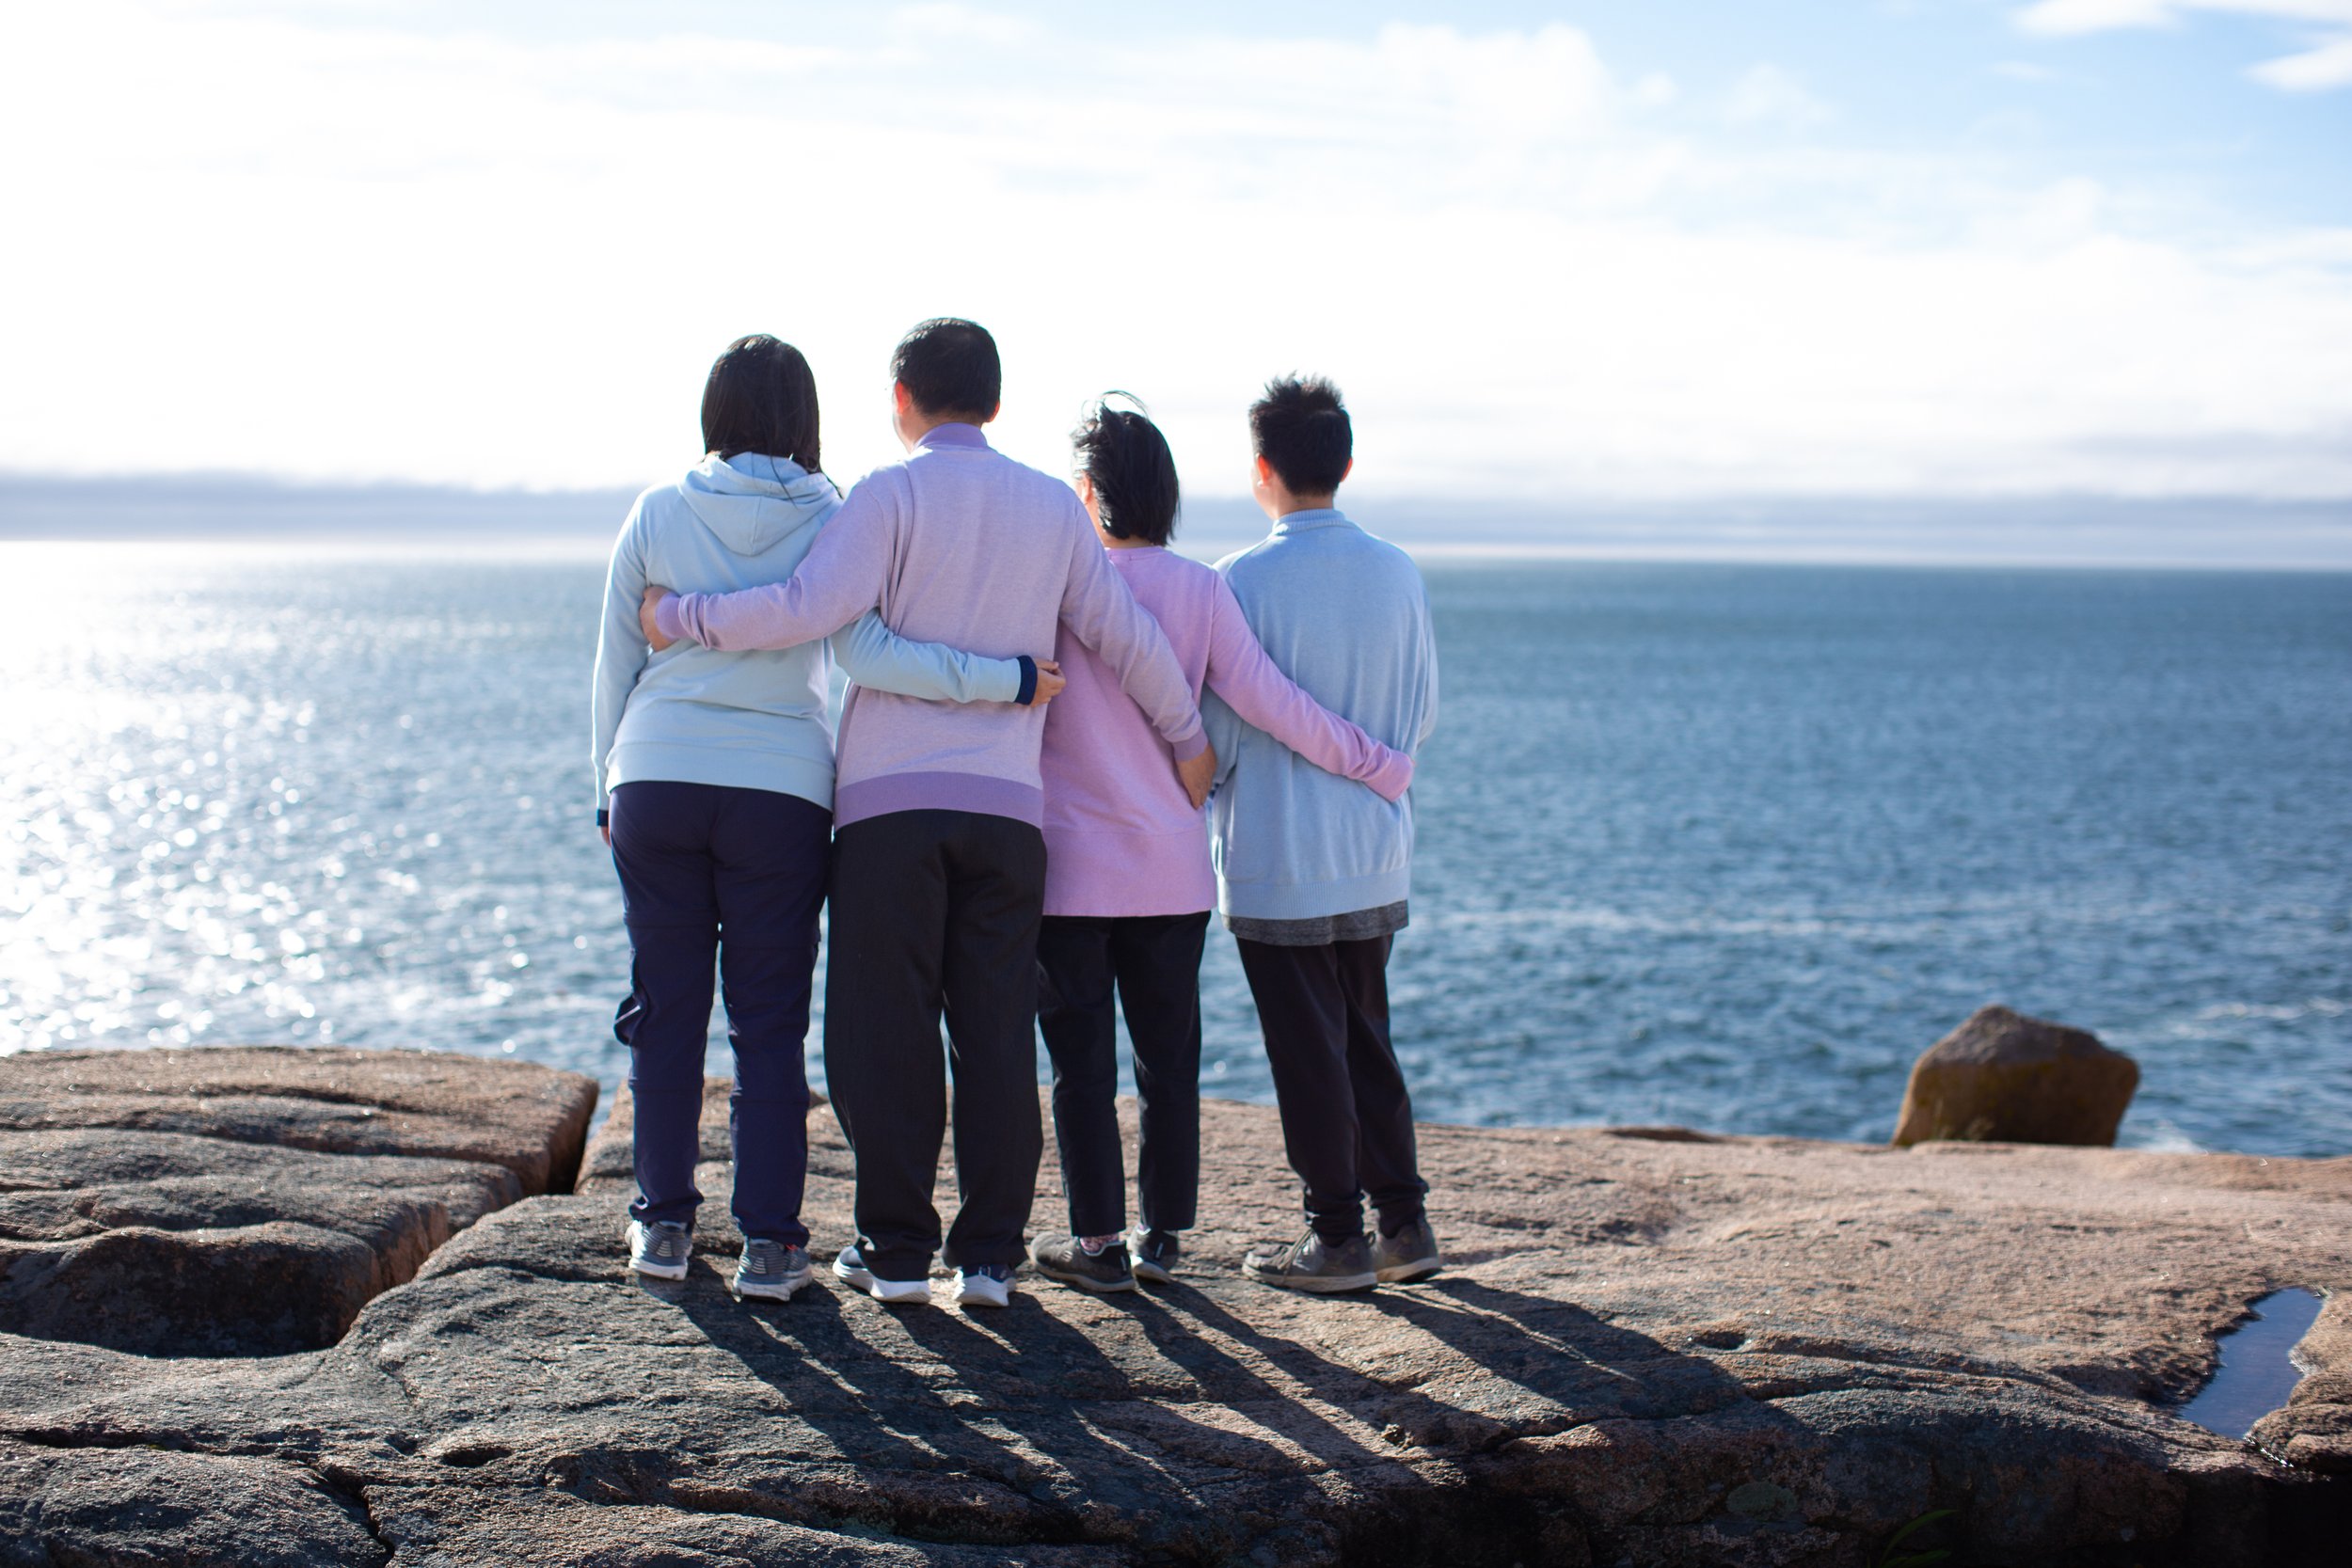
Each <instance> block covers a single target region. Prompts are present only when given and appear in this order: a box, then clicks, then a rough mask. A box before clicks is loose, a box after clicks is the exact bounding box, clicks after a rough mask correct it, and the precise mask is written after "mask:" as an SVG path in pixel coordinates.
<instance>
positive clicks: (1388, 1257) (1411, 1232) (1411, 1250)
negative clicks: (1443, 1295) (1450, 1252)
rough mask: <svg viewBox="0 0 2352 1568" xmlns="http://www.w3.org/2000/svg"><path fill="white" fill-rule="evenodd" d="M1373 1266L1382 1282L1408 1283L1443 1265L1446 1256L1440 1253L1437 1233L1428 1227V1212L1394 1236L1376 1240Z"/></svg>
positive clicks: (1431, 1273) (1426, 1276) (1436, 1270)
mask: <svg viewBox="0 0 2352 1568" xmlns="http://www.w3.org/2000/svg"><path fill="white" fill-rule="evenodd" d="M1372 1266H1373V1268H1374V1269H1375V1270H1376V1271H1378V1273H1379V1275H1380V1283H1381V1284H1383V1285H1409V1284H1411V1283H1412V1282H1413V1281H1414V1280H1416V1279H1427V1278H1428V1277H1429V1276H1430V1275H1433V1274H1436V1273H1437V1272H1438V1270H1439V1269H1441V1268H1443V1267H1444V1266H1445V1259H1442V1258H1440V1257H1438V1233H1437V1232H1436V1231H1434V1230H1432V1229H1430V1228H1429V1216H1428V1215H1426V1214H1423V1215H1422V1217H1421V1218H1419V1219H1417V1220H1415V1221H1414V1222H1413V1223H1412V1224H1410V1225H1408V1226H1406V1227H1405V1228H1404V1229H1402V1230H1400V1231H1398V1232H1397V1233H1396V1234H1395V1235H1393V1236H1381V1237H1379V1238H1377V1239H1376V1240H1375V1241H1374V1242H1373V1243H1372Z"/></svg>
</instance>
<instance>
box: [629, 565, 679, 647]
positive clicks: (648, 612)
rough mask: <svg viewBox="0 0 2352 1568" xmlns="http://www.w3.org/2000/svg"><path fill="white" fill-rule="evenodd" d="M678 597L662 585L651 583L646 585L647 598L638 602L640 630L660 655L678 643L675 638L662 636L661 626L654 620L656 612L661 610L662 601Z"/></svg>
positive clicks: (638, 624)
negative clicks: (671, 645)
mask: <svg viewBox="0 0 2352 1568" xmlns="http://www.w3.org/2000/svg"><path fill="white" fill-rule="evenodd" d="M676 597H677V595H676V594H673V593H671V592H670V591H669V590H668V589H666V588H664V587H662V586H661V585H660V583H658V582H649V583H647V584H646V585H645V596H644V598H642V599H640V600H638V601H637V626H638V629H639V630H641V631H643V632H644V634H645V641H647V642H648V643H650V644H652V646H653V651H654V652H655V653H660V651H661V650H662V649H664V648H666V647H668V646H669V645H670V644H671V643H673V642H675V641H677V639H676V638H675V637H664V636H662V635H661V626H660V623H659V622H657V621H656V620H655V619H654V611H656V610H660V608H661V601H662V600H664V599H675V598H676Z"/></svg>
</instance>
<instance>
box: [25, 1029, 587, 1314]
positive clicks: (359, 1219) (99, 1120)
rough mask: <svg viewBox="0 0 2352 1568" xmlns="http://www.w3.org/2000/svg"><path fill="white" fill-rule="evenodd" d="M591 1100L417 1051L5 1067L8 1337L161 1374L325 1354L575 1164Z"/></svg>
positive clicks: (566, 1177)
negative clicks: (115, 1358) (230, 1361)
mask: <svg viewBox="0 0 2352 1568" xmlns="http://www.w3.org/2000/svg"><path fill="white" fill-rule="evenodd" d="M595 1104H596V1084H595V1082H594V1081H593V1080H591V1079H587V1078H583V1077H581V1076H580V1075H579V1074H577V1073H564V1072H555V1071H552V1070H550V1069H546V1068H542V1067H537V1066H532V1065H528V1064H516V1063H509V1062H493V1061H488V1060H485V1059H482V1058H477V1057H470V1056H456V1055H446V1054H440V1053H425V1052H394V1051H374V1052H362V1051H295V1050H288V1049H283V1048H269V1049H242V1048H233V1047H232V1048H224V1049H206V1050H197V1051H103V1052H53V1053H22V1054H18V1055H12V1056H7V1057H0V1330H5V1331H7V1332H9V1333H14V1334H21V1335H27V1336H33V1337H38V1338H48V1339H71V1340H78V1341H81V1342H83V1343H87V1344H96V1345H106V1346H111V1347H113V1348H114V1349H117V1350H125V1351H134V1352H137V1353H139V1354H148V1355H275V1354H281V1353H284V1352H287V1351H295V1350H317V1349H320V1348H322V1347H324V1346H326V1345H331V1344H333V1343H334V1342H335V1341H336V1340H337V1339H339V1338H342V1333H343V1330H344V1329H346V1328H348V1327H349V1326H350V1325H351V1321H352V1320H353V1319H354V1318H355V1317H357V1316H358V1313H359V1309H360V1308H361V1307H364V1306H366V1305H367V1303H368V1302H369V1301H371V1300H372V1299H373V1298H374V1297H375V1296H376V1295H378V1294H380V1293H381V1292H383V1291H387V1290H389V1289H390V1288H391V1287H392V1286H394V1285H398V1284H400V1283H401V1282H403V1281H404V1280H406V1279H408V1278H410V1277H411V1276H413V1275H415V1274H416V1272H417V1270H418V1268H419V1266H420V1265H421V1264H422V1263H423V1262H424V1260H425V1259H427V1258H428V1257H430V1256H431V1255H432V1254H433V1252H434V1250H435V1249H436V1248H437V1247H438V1246H439V1245H440V1244H441V1243H443V1242H445V1241H447V1240H449V1238H450V1236H451V1235H452V1234H453V1233H454V1232H456V1231H458V1230H462V1229H464V1228H465V1227H468V1226H469V1225H471V1224H473V1223H474V1222H475V1221H476V1220H478V1219H480V1218H481V1217H482V1216H483V1215H484V1214H486V1213H489V1212H492V1211H494V1210H498V1209H502V1208H504V1207H505V1206H506V1205H508V1204H510V1203H513V1202H515V1201H516V1199H518V1198H521V1197H523V1196H527V1195H529V1194H532V1193H537V1192H545V1191H546V1190H547V1189H548V1183H549V1182H550V1181H559V1182H560V1183H562V1184H564V1185H568V1184H569V1182H570V1181H571V1180H572V1173H573V1172H574V1171H576V1170H577V1169H578V1167H579V1164H580V1150H581V1148H582V1146H583V1143H584V1141H585V1137H586V1132H587V1124H588V1118H589V1114H590V1112H591V1111H592V1110H593V1109H594V1107H595Z"/></svg>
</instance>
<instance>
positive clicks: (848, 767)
mask: <svg viewBox="0 0 2352 1568" xmlns="http://www.w3.org/2000/svg"><path fill="white" fill-rule="evenodd" d="M891 371H892V375H893V377H894V386H893V388H892V396H893V400H894V404H895V411H894V421H893V422H894V423H895V425H896V427H897V430H898V437H899V440H900V441H901V442H902V443H903V444H904V445H905V447H906V449H907V453H908V455H907V459H906V461H905V462H903V463H897V464H893V465H891V466H889V467H882V468H879V469H876V470H875V471H874V472H873V473H871V474H869V475H867V476H866V478H865V479H864V480H863V481H861V482H860V483H858V485H857V486H856V488H854V489H853V490H851V491H850V495H849V499H847V500H846V501H844V502H843V504H842V507H841V510H840V512H839V513H838V514H837V515H835V516H834V521H833V523H832V526H830V527H829V528H827V529H826V530H825V531H824V532H823V533H822V534H821V535H819V536H818V541H817V543H816V545H815V546H813V547H812V548H811V549H810V551H809V553H808V556H807V559H806V560H805V561H803V562H802V564H801V566H800V568H799V570H797V571H796V572H795V573H794V574H793V575H792V577H791V578H790V580H788V581H786V582H783V583H778V584H774V585H771V586H767V587H761V588H755V589H749V590H746V591H743V592H741V593H736V594H683V595H671V594H668V592H667V591H666V590H663V589H659V588H656V589H650V590H648V592H647V594H646V599H645V616H644V619H645V621H646V627H645V629H646V635H647V638H648V640H649V641H652V642H653V644H654V645H655V646H656V647H662V646H666V645H667V643H668V642H669V641H673V640H675V639H679V638H684V639H688V640H691V641H695V642H699V643H701V644H703V645H704V646H706V647H710V648H721V649H735V648H782V647H791V646H793V645H795V644H797V643H801V642H804V641H810V640H812V639H814V638H818V637H826V636H830V635H831V634H832V633H834V631H837V630H839V629H840V628H841V627H842V626H847V625H849V624H850V622H852V621H854V620H856V619H857V618H858V617H859V616H861V615H863V614H864V613H865V612H866V611H867V610H876V609H879V610H880V611H881V613H882V621H883V623H884V624H885V625H886V626H889V628H890V629H891V630H892V631H894V632H897V633H898V634H899V635H900V636H902V637H906V638H911V639H915V640H918V641H941V642H945V643H946V644H948V645H950V646H953V647H958V648H964V649H969V650H971V651H972V652H974V653H977V654H982V655H987V656H991V657H1004V658H1011V657H1022V650H1023V649H1025V648H1035V647H1043V646H1047V645H1049V644H1050V643H1051V642H1052V641H1053V640H1054V638H1055V635H1056V631H1057V626H1067V627H1068V628H1069V629H1070V631H1071V632H1072V633H1073V634H1074V635H1075V636H1076V637H1077V638H1078V640H1079V641H1082V642H1084V643H1085V644H1086V645H1087V646H1089V647H1090V648H1092V649H1093V650H1094V651H1095V652H1096V653H1098V654H1100V655H1101V656H1102V657H1103V658H1104V661H1105V662H1106V663H1108V664H1109V666H1110V667H1111V668H1112V669H1113V670H1114V671H1116V672H1117V673H1118V677H1119V681H1120V688H1121V689H1123V690H1124V691H1125V692H1126V693H1127V695H1128V696H1130V697H1132V698H1133V699H1134V700H1135V702H1136V705H1137V706H1139V707H1140V708H1142V709H1143V711H1144V713H1145V714H1146V715H1148V716H1149V717H1150V719H1151V721H1152V728H1153V729H1154V730H1155V731H1157V732H1158V734H1159V736H1160V738H1161V739H1162V740H1163V741H1165V742H1166V743H1167V746H1168V752H1169V754H1170V760H1171V763H1172V765H1173V766H1174V767H1175V768H1176V770H1177V774H1178V777H1179V779H1180V780H1181V781H1182V783H1183V784H1184V789H1185V791H1186V793H1187V794H1188V795H1190V796H1191V797H1192V798H1193V800H1195V802H1196V803H1197V802H1198V801H1200V800H1204V799H1205V798H1206V796H1207V793H1208V784H1209V780H1210V778H1211V777H1212V775H1213V774H1214V772H1215V769H1216V754H1215V753H1214V752H1211V751H1210V750H1209V746H1208V739H1207V736H1205V734H1204V733H1203V732H1202V729H1201V725H1200V712H1199V710H1198V709H1197V707H1196V706H1195V705H1194V701H1193V693H1192V683H1191V680H1190V679H1189V677H1188V676H1187V674H1186V673H1185V671H1184V667H1183V666H1182V665H1181V664H1179V663H1178V661H1177V658H1176V656H1175V655H1174V653H1172V652H1171V651H1170V650H1169V648H1168V640H1167V638H1166V637H1164V636H1163V635H1162V634H1161V632H1160V629H1159V626H1157V625H1156V624H1155V623H1154V622H1153V621H1152V617H1151V616H1150V615H1148V614H1146V613H1145V612H1144V611H1143V610H1141V609H1139V608H1138V607H1137V606H1136V602H1135V599H1134V598H1133V596H1132V595H1130V594H1129V593H1128V592H1127V589H1126V587H1125V585H1124V584H1123V583H1121V582H1120V576H1119V573H1118V572H1117V571H1116V570H1115V569H1114V568H1113V567H1112V566H1111V565H1110V564H1109V563H1108V562H1107V561H1105V560H1104V553H1103V549H1102V547H1101V546H1100V545H1099V544H1097V543H1096V540H1095V535H1094V529H1093V526H1092V524H1091V522H1090V521H1089V518H1088V516H1087V514H1086V510H1085V508H1084V507H1082V506H1081V505H1080V504H1079V502H1078V498H1077V497H1076V495H1075V494H1073V492H1072V490H1071V488H1070V486H1069V485H1068V484H1066V483H1063V482H1061V481H1060V480H1057V479H1055V478H1053V477H1051V476H1049V475H1046V474H1042V473H1040V472H1038V471H1037V470H1036V469H1034V468H1029V467H1023V466H1022V465H1021V464H1018V463H1015V462H1013V461H1012V460H1011V459H1009V458H1008V457H1005V456H1003V455H1001V454H999V453H998V452H996V451H993V449H992V448H991V447H990V446H989V444H988V440H987V437H986V436H983V435H982V434H981V433H980V427H981V426H982V425H984V424H986V423H988V422H989V421H990V420H993V419H994V418H995V416H996V409H997V404H998V400H999V397H1000V395H1001V388H1002V386H1003V373H1002V370H1001V367H1000V364H999V361H998V358H997V354H996V344H995V341H994V340H993V339H992V338H991V337H990V336H989V335H988V333H987V332H986V331H984V330H982V329H981V328H980V327H979V326H977V325H974V324H973V323H971V322H967V321H957V320H938V321H929V322H925V323H923V324H921V325H918V326H916V327H915V328H914V330H912V331H911V332H909V333H908V334H907V335H906V337H905V338H904V339H903V340H901V341H900V342H899V344H898V351H897V353H896V354H895V355H894V356H893V357H892V362H891ZM1025 685H1026V683H1025ZM1028 695H1029V692H1028V690H1027V689H1024V691H1023V692H1022V696H1023V697H1024V698H1026V697H1027V696H1028ZM1044 721H1045V714H1044V710H1043V708H1042V707H1040V706H1035V705H1026V706H1025V705H1015V704H1007V703H970V704H963V705H956V704H950V703H941V702H930V701H925V700H923V699H919V698H913V697H903V696H898V695H896V694H893V693H890V692H885V691H876V690H870V689H863V688H856V687H853V688H851V689H850V694H849V697H848V700H847V701H846V703H845V704H844V705H843V708H842V713H841V724H840V734H839V737H838V753H839V754H838V772H837V781H838V782H837V783H836V784H835V787H834V883H833V908H832V915H831V920H830V924H829V934H828V940H827V959H826V966H825V1076H826V1079H827V1082H828V1084H829V1085H830V1087H831V1089H832V1091H833V1103H834V1111H835V1113H836V1114H837V1115H838V1116H839V1117H840V1118H841V1125H842V1131H843V1132H845V1133H847V1134H848V1136H849V1140H850V1149H851V1152H852V1154H853V1155H854V1156H855V1159H856V1162H857V1198H856V1217H857V1228H858V1238H857V1243H856V1244H855V1245H854V1246H852V1247H849V1248H845V1249H843V1251H842V1252H841V1254H840V1256H839V1257H838V1258H836V1259H834V1273H835V1274H836V1275H840V1276H841V1277H842V1278H843V1279H845V1280H848V1281H850V1283H851V1284H853V1285H856V1286H858V1287H859V1288H861V1289H864V1290H866V1291H869V1292H871V1293H872V1294H873V1295H874V1296H875V1298H876V1299H878V1300H882V1301H885V1302H907V1303H920V1302H925V1301H928V1300H930V1283H929V1278H928V1275H929V1273H930V1259H931V1255H932V1254H933V1253H935V1252H937V1251H939V1250H940V1242H941V1236H940V1223H939V1214H938V1212H937V1211H936V1210H935V1209H933V1208H932V1206H931V1182H932V1176H933V1173H934V1171H935V1170H936V1169H937V1166H938V1161H939V1146H940V1140H941V1137H942V1135H943V1133H944V1132H945V1130H946V1121H947V1117H946V1085H945V1083H944V1082H943V1079H942V1074H941V1066H940V1054H939V1025H940V1017H941V1011H942V1008H943V1006H944V1007H945V1010H946V1019H947V1036H948V1058H947V1059H948V1063H949V1065H950V1067H951V1069H952V1070H953V1073H954V1080H955V1118H954V1121H955V1140H956V1143H955V1147H956V1176H957V1180H958V1185H959V1188H960V1194H961V1207H960V1209H959V1211H958V1212H957V1215H956V1219H955V1223H954V1225H953V1226H952V1227H950V1228H949V1229H948V1231H947V1234H946V1261H947V1262H949V1263H950V1264H952V1265H953V1266H954V1267H955V1268H956V1270H957V1282H956V1300H957V1303H958V1305H960V1306H966V1307H970V1306H997V1307H1001V1306H1003V1305H1004V1304H1005V1302H1006V1301H1007V1299H1008V1298H1009V1290H1010V1284H1011V1279H1012V1272H1013V1269H1014V1267H1015V1266H1016V1265H1017V1264H1018V1263H1019V1262H1020V1261H1021V1259H1022V1257H1023V1251H1024V1245H1023V1243H1024V1241H1025V1237H1024V1231H1025V1229H1026V1227H1027V1225H1028V1218H1029V1201H1030V1196H1031V1194H1032V1193H1033V1191H1034V1190H1035V1187H1036V1181H1037V1167H1038V1157H1039V1153H1040V1150H1041V1132H1040V1128H1039V1125H1038V1107H1037V1055H1036V1042H1035V1036H1034V1034H1033V1033H1032V1030H1033V1025H1034V1021H1035V1018H1036V1003H1037V956H1036V955H1037V932H1038V919H1039V912H1040V908H1041V901H1042V899H1043V895H1044V885H1045V843H1044V839H1043V837H1042V835H1041V832H1040V827H1041V823H1042V821H1043V816H1044V793H1043V789H1042V785H1041V779H1040V774H1039V770H1038V753H1039V746H1040V742H1041V738H1042V736H1043V732H1044Z"/></svg>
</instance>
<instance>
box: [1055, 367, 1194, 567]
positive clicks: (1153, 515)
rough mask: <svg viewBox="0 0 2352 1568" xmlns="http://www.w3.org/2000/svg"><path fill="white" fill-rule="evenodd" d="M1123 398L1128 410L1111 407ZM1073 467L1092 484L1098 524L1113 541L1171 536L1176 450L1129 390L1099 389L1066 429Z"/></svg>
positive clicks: (1153, 541)
mask: <svg viewBox="0 0 2352 1568" xmlns="http://www.w3.org/2000/svg"><path fill="white" fill-rule="evenodd" d="M1113 398H1125V399H1126V400H1127V401H1128V402H1129V403H1132V404H1135V407H1134V408H1133V409H1126V408H1113V407H1111V406H1110V400H1111V399H1113ZM1070 444H1071V445H1072V446H1073V448H1075V449H1076V451H1077V455H1078V471H1079V472H1081V473H1083V474H1085V475H1086V476H1087V478H1088V479H1089V480H1091V481H1092V482H1093V483H1094V501H1095V505H1096V506H1097V507H1098V508H1100V509H1101V511H1102V514H1103V527H1104V529H1106V530H1108V531H1109V532H1110V535H1111V537H1112V538H1114V539H1140V540H1142V541H1143V542H1144V543H1145V544H1147V545H1165V544H1167V543H1168V541H1169V540H1170V539H1172V538H1174V537H1175V536H1176V507H1177V499H1176V454H1175V453H1173V452H1171V451H1168V437H1167V436H1163V435H1161V434H1160V427H1159V426H1158V425H1155V424H1153V423H1152V419H1151V415H1150V413H1149V412H1148V411H1146V410H1145V409H1144V406H1143V400H1142V399H1141V398H1138V397H1136V395H1135V394H1134V393H1133V392H1104V394H1103V395H1102V396H1101V397H1099V398H1097V399H1095V400H1094V403H1093V404H1091V405H1090V406H1089V408H1088V409H1087V413H1086V418H1085V419H1083V420H1080V421H1079V422H1078V428H1077V429H1075V430H1073V431H1072V432H1071V433H1070Z"/></svg>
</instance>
